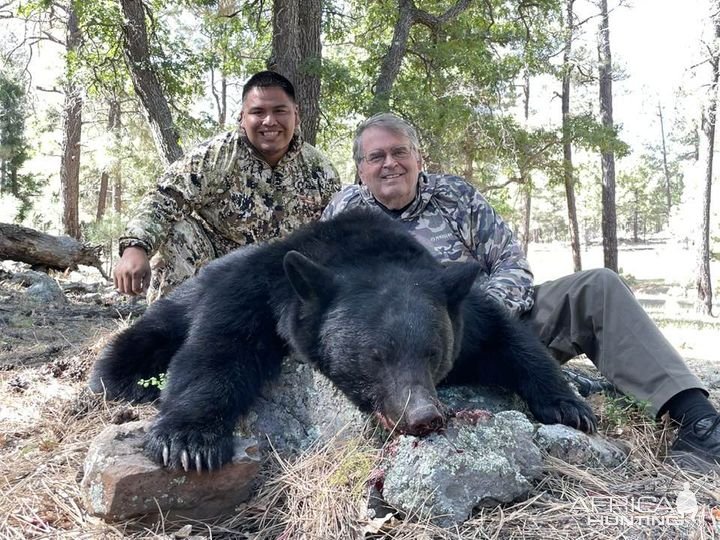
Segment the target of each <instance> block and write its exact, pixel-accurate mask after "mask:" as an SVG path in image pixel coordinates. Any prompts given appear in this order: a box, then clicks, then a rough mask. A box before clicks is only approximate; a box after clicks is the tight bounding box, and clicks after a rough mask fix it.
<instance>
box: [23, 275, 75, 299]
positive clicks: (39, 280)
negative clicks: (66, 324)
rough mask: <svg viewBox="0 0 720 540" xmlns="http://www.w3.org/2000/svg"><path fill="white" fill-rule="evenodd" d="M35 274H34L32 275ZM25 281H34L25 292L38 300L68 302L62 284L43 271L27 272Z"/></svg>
mask: <svg viewBox="0 0 720 540" xmlns="http://www.w3.org/2000/svg"><path fill="white" fill-rule="evenodd" d="M32 274H34V275H32ZM23 275H24V276H25V278H24V279H27V280H28V281H24V283H32V285H30V287H28V288H27V290H26V291H25V293H26V294H27V296H28V297H29V298H31V299H32V300H34V301H36V302H43V303H54V304H66V303H67V298H65V294H64V293H63V291H62V289H61V288H60V285H58V284H57V281H55V280H54V279H53V278H51V277H50V276H48V275H47V274H44V273H42V272H25V273H24V274H23Z"/></svg>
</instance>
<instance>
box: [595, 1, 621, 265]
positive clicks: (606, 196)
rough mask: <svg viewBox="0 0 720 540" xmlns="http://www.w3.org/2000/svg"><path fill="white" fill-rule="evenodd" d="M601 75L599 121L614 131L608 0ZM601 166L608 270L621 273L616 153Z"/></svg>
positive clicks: (603, 7) (601, 43)
mask: <svg viewBox="0 0 720 540" xmlns="http://www.w3.org/2000/svg"><path fill="white" fill-rule="evenodd" d="M598 74H599V87H600V121H601V123H602V125H603V126H604V127H605V128H608V129H612V128H613V127H614V125H613V103H612V57H611V55H610V18H609V17H608V8H607V0H600V29H599V32H598ZM600 161H601V165H602V235H603V256H604V259H605V268H609V269H610V270H614V271H615V272H617V271H618V248H617V213H616V208H615V153H614V152H613V151H604V152H602V154H601V158H600Z"/></svg>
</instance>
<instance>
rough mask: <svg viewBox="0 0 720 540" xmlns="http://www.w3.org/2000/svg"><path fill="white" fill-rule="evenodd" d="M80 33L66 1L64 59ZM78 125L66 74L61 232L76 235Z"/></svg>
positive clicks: (76, 90) (74, 91) (74, 89)
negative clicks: (66, 20) (66, 17)
mask: <svg viewBox="0 0 720 540" xmlns="http://www.w3.org/2000/svg"><path fill="white" fill-rule="evenodd" d="M80 41H81V35H80V29H79V27H78V19H77V15H76V13H75V9H74V7H73V4H72V2H71V3H70V4H69V5H68V23H67V34H66V41H65V50H66V58H67V59H68V60H66V62H69V58H70V57H72V56H73V55H74V54H75V51H76V50H77V48H78V47H79V45H80ZM81 129H82V89H81V88H80V87H79V86H77V85H76V84H75V83H74V81H73V80H72V76H70V75H69V76H68V80H67V81H66V86H65V104H64V105H63V142H62V154H61V157H60V199H61V201H62V209H63V215H62V227H63V231H64V232H65V234H67V235H69V236H72V237H73V238H80V217H79V214H80V211H79V200H80V138H81Z"/></svg>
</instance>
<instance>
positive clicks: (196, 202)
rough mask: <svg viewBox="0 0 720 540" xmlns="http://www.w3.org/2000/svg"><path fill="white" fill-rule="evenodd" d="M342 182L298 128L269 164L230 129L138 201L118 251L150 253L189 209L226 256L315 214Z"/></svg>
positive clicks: (183, 160) (177, 166) (191, 155)
mask: <svg viewBox="0 0 720 540" xmlns="http://www.w3.org/2000/svg"><path fill="white" fill-rule="evenodd" d="M339 189H340V179H339V176H338V173H337V171H336V170H335V168H334V167H333V165H332V164H331V163H330V161H329V160H328V159H327V158H326V157H325V156H323V155H322V154H321V153H320V152H319V151H318V150H316V149H315V148H313V147H312V146H310V145H309V144H307V143H304V142H303V141H302V139H301V138H300V136H299V135H296V136H295V137H294V138H293V140H292V142H291V143H290V148H289V149H288V152H287V153H286V154H285V155H284V156H283V157H282V158H281V159H280V161H279V162H278V163H277V165H276V166H275V167H271V166H270V165H268V164H267V163H266V162H265V161H264V160H263V159H262V158H261V157H260V156H259V155H258V154H257V152H256V151H255V149H254V148H253V147H252V145H251V144H250V142H249V141H248V139H247V137H246V136H245V135H244V134H243V133H242V132H241V131H240V130H239V129H235V130H233V131H229V132H226V133H224V134H221V135H219V136H217V137H215V138H213V139H210V140H209V141H206V142H204V143H201V144H200V145H198V146H196V147H195V148H193V149H192V150H191V151H190V152H189V153H188V154H186V155H185V156H184V157H182V158H181V159H179V160H178V161H176V162H175V163H173V164H172V165H170V167H169V168H168V169H167V171H165V173H164V174H163V175H162V176H161V177H160V179H159V181H158V183H157V188H156V189H155V190H154V191H153V192H152V193H150V194H148V195H147V196H146V197H144V198H143V199H142V200H141V201H140V204H139V206H138V207H137V208H136V210H135V212H134V214H133V217H132V219H131V220H130V222H129V223H128V226H127V228H126V230H125V233H124V235H123V236H121V238H120V253H121V254H122V252H123V250H124V249H125V248H127V247H129V246H141V247H143V248H144V249H145V250H146V251H147V252H148V254H149V255H152V254H153V253H155V252H156V251H157V249H158V247H159V245H160V244H162V243H163V242H164V241H165V240H166V239H167V236H168V232H169V230H170V227H171V226H172V224H173V223H175V222H177V221H179V220H181V219H183V218H184V217H186V216H189V215H193V217H195V218H197V219H198V221H199V222H200V224H201V225H202V227H203V229H204V230H205V232H206V233H207V234H208V237H209V238H210V241H211V242H212V243H213V245H214V247H215V249H216V252H217V255H218V256H219V255H223V254H225V253H227V252H229V251H230V250H232V249H234V248H237V247H239V246H243V245H246V244H251V243H254V242H257V241H260V240H267V239H271V238H276V237H279V236H281V235H283V234H285V233H287V232H289V231H292V230H294V229H296V228H297V227H298V226H299V225H301V224H302V223H306V222H308V221H312V220H315V219H317V218H319V217H320V214H321V212H322V209H323V208H324V207H325V206H326V205H327V203H328V201H329V200H330V198H331V197H332V196H333V195H334V194H335V193H336V192H337V191H338V190H339Z"/></svg>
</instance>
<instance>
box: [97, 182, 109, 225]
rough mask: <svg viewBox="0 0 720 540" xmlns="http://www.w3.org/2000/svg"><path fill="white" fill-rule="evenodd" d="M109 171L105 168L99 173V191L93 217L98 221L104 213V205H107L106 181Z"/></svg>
mask: <svg viewBox="0 0 720 540" xmlns="http://www.w3.org/2000/svg"><path fill="white" fill-rule="evenodd" d="M109 180H110V173H109V172H108V171H107V169H106V170H103V172H101V173H100V192H99V193H98V204H97V215H96V216H95V219H96V220H97V221H100V220H101V219H102V218H103V216H104V215H105V206H106V205H107V195H108V181H109Z"/></svg>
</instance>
